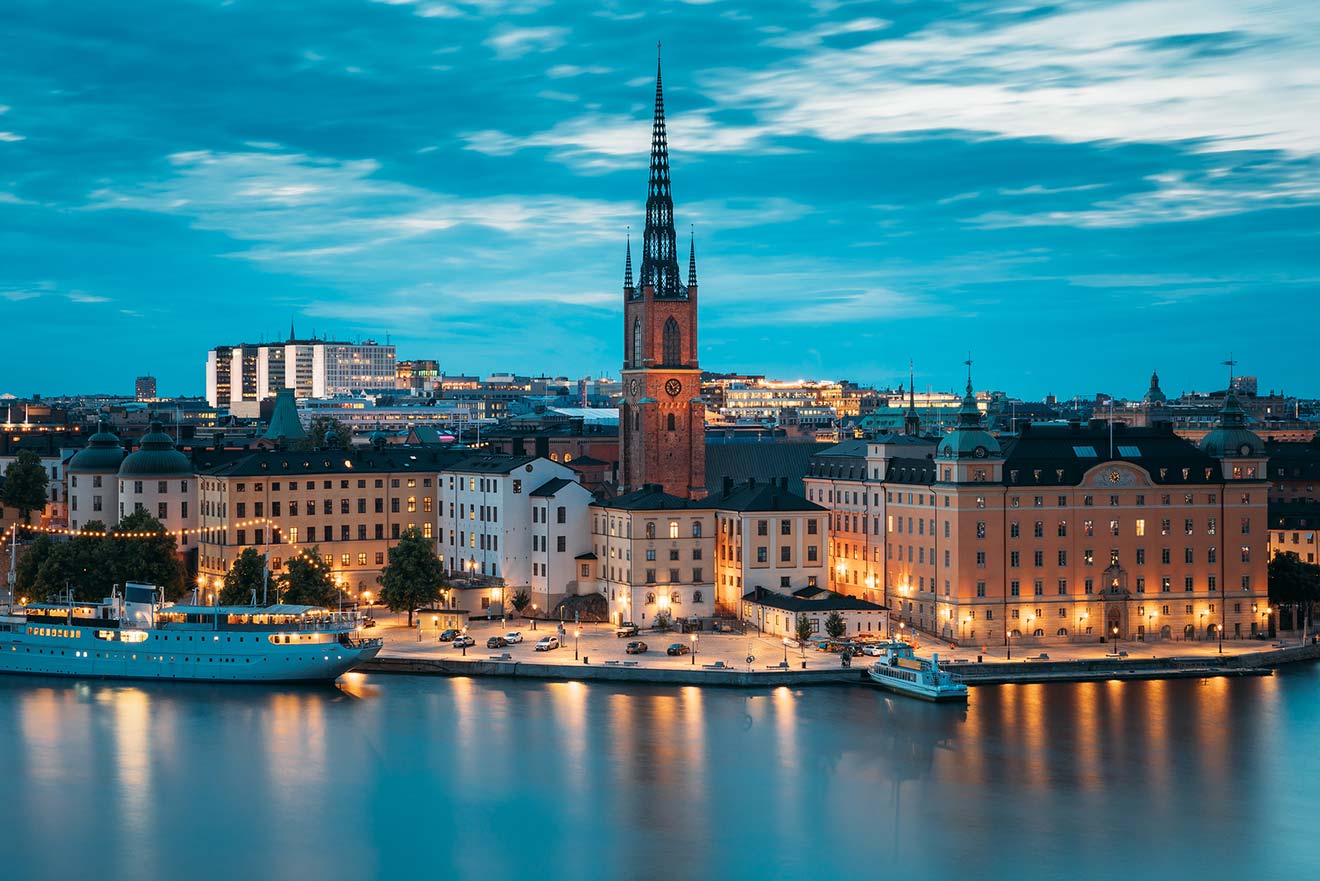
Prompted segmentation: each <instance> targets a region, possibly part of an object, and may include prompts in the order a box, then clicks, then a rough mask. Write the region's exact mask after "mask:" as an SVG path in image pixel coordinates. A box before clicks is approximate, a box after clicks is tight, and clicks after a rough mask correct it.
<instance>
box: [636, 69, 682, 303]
mask: <svg viewBox="0 0 1320 881" xmlns="http://www.w3.org/2000/svg"><path fill="white" fill-rule="evenodd" d="M646 285H654V286H655V296H656V297H659V298H666V297H667V298H671V299H678V298H683V297H686V296H687V288H685V287H684V286H683V282H682V278H681V276H680V275H679V269H678V248H677V245H676V243H675V236H674V200H673V196H672V194H671V193H670V189H669V141H668V138H667V137H666V135H665V95H664V87H663V84H662V81H661V76H660V44H659V43H657V44H656V59H655V122H654V123H653V124H652V126H651V174H650V180H649V181H648V184H647V190H646V230H645V231H644V232H643V233H642V286H643V287H645V286H646Z"/></svg>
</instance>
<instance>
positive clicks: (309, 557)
mask: <svg viewBox="0 0 1320 881" xmlns="http://www.w3.org/2000/svg"><path fill="white" fill-rule="evenodd" d="M280 590H281V596H280V602H284V603H291V604H293V605H300V606H321V607H322V608H329V607H330V606H334V605H337V600H338V589H337V588H336V587H335V580H334V578H333V577H332V576H331V574H330V563H329V561H328V560H325V559H324V558H322V556H321V548H320V547H319V546H318V547H314V548H312V549H311V550H308V551H304V552H303V553H301V554H299V555H298V556H296V557H294V558H293V559H291V560H289V562H288V563H286V564H285V567H284V574H283V575H281V576H280Z"/></svg>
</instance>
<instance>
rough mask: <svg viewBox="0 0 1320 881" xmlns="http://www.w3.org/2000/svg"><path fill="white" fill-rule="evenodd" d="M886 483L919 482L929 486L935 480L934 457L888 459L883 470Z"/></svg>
mask: <svg viewBox="0 0 1320 881" xmlns="http://www.w3.org/2000/svg"><path fill="white" fill-rule="evenodd" d="M885 482H886V483H919V484H923V485H926V486H930V485H931V484H932V483H934V482H935V460H934V459H924V458H923V459H909V458H906V457H896V458H893V459H890V460H889V470H888V471H886V472H885Z"/></svg>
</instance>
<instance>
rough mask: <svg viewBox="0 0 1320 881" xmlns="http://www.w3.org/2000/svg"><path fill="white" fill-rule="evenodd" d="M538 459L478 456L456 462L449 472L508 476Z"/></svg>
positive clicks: (532, 457) (534, 457)
mask: <svg viewBox="0 0 1320 881" xmlns="http://www.w3.org/2000/svg"><path fill="white" fill-rule="evenodd" d="M537 458H538V457H536V456H497V455H493V454H490V453H486V454H482V455H478V456H467V457H466V458H464V459H461V460H459V461H458V462H455V463H454V464H453V465H452V466H451V467H450V468H449V470H450V471H464V472H472V473H476V474H508V473H509V472H511V471H513V470H515V469H517V468H521V467H523V466H524V465H530V464H531V463H533V462H535V461H536V460H537Z"/></svg>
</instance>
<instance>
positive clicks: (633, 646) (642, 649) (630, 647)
mask: <svg viewBox="0 0 1320 881" xmlns="http://www.w3.org/2000/svg"><path fill="white" fill-rule="evenodd" d="M623 650H624V652H625V653H626V654H629V655H644V654H646V643H644V642H642V641H641V640H637V639H635V640H633V641H632V642H630V643H628V644H627V645H626V646H624V647H623Z"/></svg>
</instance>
